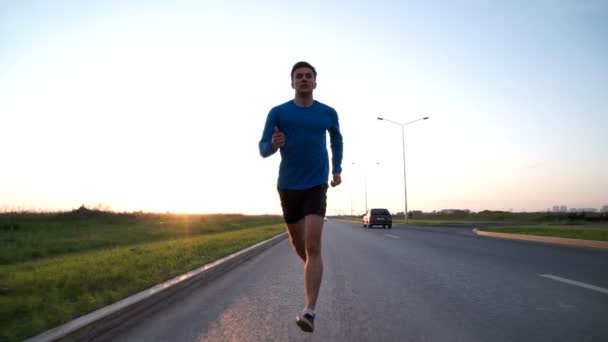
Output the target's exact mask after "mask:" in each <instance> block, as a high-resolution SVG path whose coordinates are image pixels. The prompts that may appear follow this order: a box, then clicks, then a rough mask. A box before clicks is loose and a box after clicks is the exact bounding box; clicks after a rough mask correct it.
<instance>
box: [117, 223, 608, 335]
mask: <svg viewBox="0 0 608 342" xmlns="http://www.w3.org/2000/svg"><path fill="white" fill-rule="evenodd" d="M323 234H324V235H323V246H322V248H323V258H324V264H325V273H324V278H323V283H322V287H321V293H320V295H319V301H318V304H317V319H316V327H315V329H316V330H315V332H314V333H313V334H308V333H304V332H302V331H300V329H299V328H298V327H297V326H296V324H295V316H296V314H297V313H299V312H300V310H301V309H302V306H303V303H304V289H303V265H302V263H301V262H300V261H299V259H297V258H296V256H295V253H294V252H293V250H292V249H291V246H290V244H289V240H288V239H287V240H284V241H282V242H280V243H279V244H277V245H276V246H274V247H272V248H270V249H268V250H266V251H264V252H262V253H261V254H260V255H258V256H256V257H254V258H253V259H252V260H250V261H248V262H246V263H245V264H243V265H241V266H239V267H238V268H236V269H234V270H232V271H231V272H229V273H227V274H225V275H223V276H222V277H221V278H219V279H217V280H215V281H214V282H213V283H211V284H208V285H205V286H201V287H198V288H196V289H194V290H192V291H189V293H188V295H187V296H182V297H181V298H177V299H174V300H172V301H171V302H169V303H167V304H165V305H163V306H162V307H161V308H159V309H158V310H156V311H155V312H152V313H150V314H148V315H146V316H145V317H139V318H134V319H133V321H132V322H129V324H127V325H125V327H124V328H123V329H121V331H119V332H118V333H113V334H111V335H109V336H108V337H107V338H109V339H111V340H112V341H130V342H132V341H147V342H150V341H382V342H388V341H417V342H419V341H466V342H471V341H484V342H485V341H493V342H497V341H568V342H571V341H608V324H607V323H608V321H607V317H608V251H606V250H595V249H586V248H574V247H560V246H551V245H545V244H539V243H531V242H521V241H510V240H501V239H493V238H487V237H480V236H476V235H474V234H472V233H471V230H470V228H466V227H452V228H447V227H415V228H409V227H408V228H405V227H403V226H394V227H393V229H371V230H370V229H362V228H361V226H360V225H358V224H355V223H348V222H341V221H335V220H331V219H330V220H329V221H328V222H326V223H325V227H324V233H323Z"/></svg>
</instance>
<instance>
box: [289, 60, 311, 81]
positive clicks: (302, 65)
mask: <svg viewBox="0 0 608 342" xmlns="http://www.w3.org/2000/svg"><path fill="white" fill-rule="evenodd" d="M299 68H310V70H312V73H313V74H314V75H315V78H316V77H317V70H316V69H315V67H313V66H312V65H310V63H308V62H304V61H301V62H298V63H296V64H294V65H293V68H291V79H293V73H294V71H296V69H299Z"/></svg>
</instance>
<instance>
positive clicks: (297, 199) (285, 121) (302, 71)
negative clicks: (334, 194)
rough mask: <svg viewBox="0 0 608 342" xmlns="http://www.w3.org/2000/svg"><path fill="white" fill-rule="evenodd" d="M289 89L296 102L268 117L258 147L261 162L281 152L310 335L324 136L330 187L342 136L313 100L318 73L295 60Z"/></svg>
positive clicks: (281, 186) (283, 194) (317, 274)
mask: <svg viewBox="0 0 608 342" xmlns="http://www.w3.org/2000/svg"><path fill="white" fill-rule="evenodd" d="M291 87H292V88H293V89H294V90H295V97H294V99H293V100H289V101H288V102H285V103H283V104H281V105H278V106H276V107H274V108H272V109H271V110H270V112H269V113H268V116H267V118H266V124H265V125H264V132H263V134H262V139H261V140H260V143H259V148H260V154H261V155H262V157H264V158H266V157H269V156H271V155H273V154H274V153H275V152H277V150H280V153H281V165H280V167H279V179H278V182H277V190H278V192H279V197H280V199H281V207H282V209H283V218H284V220H285V224H286V225H287V231H288V232H289V237H290V239H291V243H292V244H293V247H294V249H295V251H296V253H297V254H298V256H299V257H300V258H301V259H302V260H303V261H304V287H305V289H306V303H305V306H304V310H303V311H302V314H300V315H298V316H297V317H296V323H297V325H298V326H299V327H300V328H301V329H302V330H303V331H306V332H312V331H313V330H314V320H315V305H316V303H317V297H318V295H319V288H320V287H321V279H322V276H323V260H322V258H321V232H322V230H323V218H324V217H325V210H326V202H327V181H328V178H329V158H328V153H327V144H326V139H327V138H326V132H329V137H330V145H331V156H332V159H331V162H332V163H331V171H332V179H331V181H330V184H331V186H337V185H339V184H340V183H341V182H342V179H341V177H340V173H341V172H342V166H341V165H342V134H341V133H340V125H339V123H338V113H337V112H336V110H335V109H333V108H332V107H329V106H327V105H325V104H323V103H321V102H319V101H316V100H314V99H313V95H312V93H313V91H314V89H315V88H316V87H317V71H316V70H315V68H314V67H313V66H312V65H310V64H309V63H307V62H298V63H296V64H295V65H294V66H293V68H292V69H291Z"/></svg>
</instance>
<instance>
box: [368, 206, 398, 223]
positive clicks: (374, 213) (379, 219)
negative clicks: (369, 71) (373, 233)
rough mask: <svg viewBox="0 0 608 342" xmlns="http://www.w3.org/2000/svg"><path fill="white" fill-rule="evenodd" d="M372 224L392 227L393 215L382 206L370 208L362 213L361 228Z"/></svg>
mask: <svg viewBox="0 0 608 342" xmlns="http://www.w3.org/2000/svg"><path fill="white" fill-rule="evenodd" d="M372 226H382V227H383V228H386V227H388V228H393V217H392V216H391V213H390V212H389V211H388V210H387V209H384V208H374V209H370V210H369V211H368V212H367V213H365V215H363V228H371V227H372Z"/></svg>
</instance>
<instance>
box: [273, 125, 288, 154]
mask: <svg viewBox="0 0 608 342" xmlns="http://www.w3.org/2000/svg"><path fill="white" fill-rule="evenodd" d="M283 145H285V133H283V132H281V131H279V128H278V127H276V126H275V127H274V133H273V134H272V146H273V147H274V148H275V149H279V148H281V147H283Z"/></svg>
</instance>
